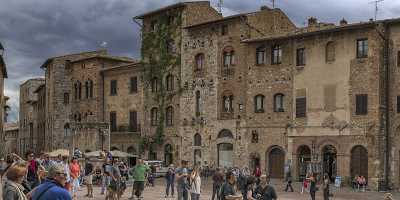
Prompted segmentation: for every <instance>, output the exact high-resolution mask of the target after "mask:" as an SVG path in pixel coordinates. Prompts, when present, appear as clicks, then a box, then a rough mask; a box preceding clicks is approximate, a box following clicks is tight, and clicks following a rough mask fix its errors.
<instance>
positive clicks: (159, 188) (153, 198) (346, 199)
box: [78, 179, 400, 200]
mask: <svg viewBox="0 0 400 200" xmlns="http://www.w3.org/2000/svg"><path fill="white" fill-rule="evenodd" d="M273 185H274V187H275V189H276V190H277V192H278V199H279V200H309V199H310V197H309V194H308V193H304V194H300V193H299V190H300V188H301V184H300V183H295V184H293V186H294V189H295V192H293V193H292V192H284V191H283V189H284V183H283V182H282V181H274V182H273ZM211 186H212V183H211V181H203V184H202V194H201V196H200V199H201V200H210V199H211V192H212V190H211ZM131 191H132V188H131V186H129V189H127V190H126V191H125V194H124V195H123V196H122V198H121V199H123V200H127V199H128V198H129V197H130V195H131ZM85 194H86V188H85V187H84V186H83V187H82V188H81V190H80V191H79V193H78V199H82V200H86V199H88V200H89V198H86V197H84V196H85ZM164 194H165V188H164V182H163V179H158V180H157V182H156V186H155V187H146V189H145V192H144V198H143V199H144V200H172V198H169V199H166V198H165V197H164ZM94 195H95V198H93V199H96V200H97V199H105V197H104V195H100V187H98V186H96V187H95V188H94ZM333 195H334V197H332V198H331V199H332V200H383V195H384V193H382V192H371V191H367V192H354V191H352V190H351V189H350V188H341V189H340V190H337V189H336V190H333ZM93 199H91V200H93ZM175 199H176V198H175ZM316 199H317V200H322V199H323V197H322V192H321V191H319V192H317V198H316ZM394 199H396V200H397V199H398V200H400V193H398V192H396V193H394Z"/></svg>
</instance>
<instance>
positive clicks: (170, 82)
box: [166, 75, 174, 91]
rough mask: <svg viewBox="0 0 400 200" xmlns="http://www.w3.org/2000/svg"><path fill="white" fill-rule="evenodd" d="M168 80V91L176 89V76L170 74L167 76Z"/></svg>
mask: <svg viewBox="0 0 400 200" xmlns="http://www.w3.org/2000/svg"><path fill="white" fill-rule="evenodd" d="M166 82H167V91H172V90H174V76H172V75H168V76H167V78H166Z"/></svg>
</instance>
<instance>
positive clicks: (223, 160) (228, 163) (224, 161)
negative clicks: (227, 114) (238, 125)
mask: <svg viewBox="0 0 400 200" xmlns="http://www.w3.org/2000/svg"><path fill="white" fill-rule="evenodd" d="M218 139H229V140H231V139H233V134H232V132H231V131H230V130H228V129H223V130H221V131H220V132H219V134H218ZM217 149H218V166H219V167H233V144H232V143H226V142H223V143H219V144H218V145H217Z"/></svg>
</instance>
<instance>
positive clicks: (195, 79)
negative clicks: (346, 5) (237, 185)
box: [134, 2, 400, 188]
mask: <svg viewBox="0 0 400 200" xmlns="http://www.w3.org/2000/svg"><path fill="white" fill-rule="evenodd" d="M198 13H202V15H201V19H197V17H199V15H198ZM134 19H135V20H137V19H141V20H142V22H143V27H142V35H143V42H142V59H143V60H142V62H143V84H144V86H143V87H144V100H143V102H144V106H143V107H144V112H145V116H146V117H145V121H144V122H143V127H142V131H143V133H142V136H145V137H147V138H149V136H150V139H149V141H146V142H147V143H146V144H148V143H149V144H157V145H155V146H157V148H152V145H148V147H149V148H148V149H146V150H145V152H146V153H145V154H144V155H145V156H147V157H148V158H152V159H154V158H158V159H162V158H164V161H165V162H166V163H169V162H171V160H172V161H173V162H177V161H178V160H180V159H185V160H189V161H190V162H191V163H192V164H194V163H196V164H202V165H212V166H228V167H229V166H249V167H251V168H253V167H254V166H256V165H259V166H261V168H262V169H263V170H264V172H266V173H268V174H270V175H271V176H272V177H274V178H283V177H284V175H285V169H288V170H290V171H291V172H292V174H293V175H294V177H295V178H296V179H297V180H302V179H303V178H304V177H305V174H306V172H308V171H310V170H312V171H314V172H317V173H328V175H329V176H330V177H331V179H332V180H334V179H335V177H336V176H341V177H342V178H343V181H344V182H348V180H349V179H350V178H351V177H354V176H355V175H364V176H365V177H367V179H368V182H369V184H370V185H371V186H372V187H375V188H378V187H380V186H381V187H384V186H389V187H398V186H399V185H400V180H399V179H398V178H393V177H399V171H400V168H399V167H398V166H399V164H400V163H399V162H400V161H399V160H400V156H399V155H400V150H399V145H398V141H399V132H400V128H399V127H400V126H399V125H400V122H399V121H400V120H399V119H398V113H399V112H400V103H399V102H400V97H399V96H400V95H399V93H398V91H397V88H398V86H400V85H399V84H400V82H399V80H398V79H399V78H398V75H399V72H398V67H397V66H398V65H399V63H400V62H397V61H398V56H399V55H400V54H398V52H399V50H398V48H399V47H400V44H397V43H398V41H399V39H398V38H399V35H398V34H399V33H398V32H399V27H398V26H399V22H400V21H399V20H397V19H393V20H382V21H369V22H362V23H355V24H348V23H347V22H346V20H344V19H343V20H342V21H340V22H339V23H338V25H335V24H333V23H321V22H318V20H317V19H316V18H313V17H312V18H310V19H309V23H308V25H307V26H306V27H302V28H298V27H296V26H295V25H294V24H293V23H292V22H291V21H290V19H288V17H287V16H286V15H285V14H284V13H283V12H282V11H281V10H280V9H276V8H275V9H270V8H268V7H265V6H264V7H262V8H261V10H260V11H257V12H252V13H245V14H239V15H234V16H230V17H222V16H221V15H220V14H218V13H217V12H216V11H215V10H213V8H211V7H210V5H209V3H208V2H184V3H178V4H173V5H170V6H167V7H164V8H161V9H158V10H155V11H153V12H149V13H146V14H143V15H140V16H138V17H135V18H134ZM192 19H196V20H195V21H191V20H192ZM160 30H161V32H166V33H168V35H170V37H165V36H164V35H162V34H160ZM149 36H150V37H149ZM151 36H153V37H151ZM154 36H160V37H159V38H163V37H164V39H161V40H156V41H155V40H148V38H154ZM160 44H161V45H160ZM160 47H161V48H160ZM164 54H165V55H164ZM154 55H161V56H155V57H156V58H154ZM176 59H178V60H179V62H174V61H176ZM164 65H166V66H165V68H162V67H161V69H159V70H157V69H154V67H153V66H164ZM170 76H173V77H174V79H172V80H173V83H176V84H177V85H178V87H179V88H178V92H175V93H171V95H166V94H168V93H165V91H164V90H165V89H166V88H168V85H171V82H170V81H168V79H167V77H170ZM157 87H158V88H161V90H160V91H159V92H157V89H158V88H157ZM160 94H161V95H163V98H159V95H160ZM149 97H150V98H149ZM176 99H179V103H176V102H177V101H176ZM167 107H172V108H173V111H174V112H173V115H172V116H173V117H172V118H171V115H168V114H167V109H166V108H167ZM160 116H161V117H160ZM167 118H168V119H170V118H171V119H173V120H177V122H179V123H173V125H172V126H171V127H167V128H165V127H164V126H163V125H160V124H162V123H168V120H167ZM160 120H161V121H162V122H160ZM154 122H156V123H154ZM174 122H175V121H174ZM149 127H150V128H149ZM160 130H161V132H162V134H161V137H162V139H163V140H161V141H158V139H159V138H160ZM151 151H155V152H151ZM147 153H148V154H147ZM146 154H147V155H146ZM243 158H244V159H243Z"/></svg>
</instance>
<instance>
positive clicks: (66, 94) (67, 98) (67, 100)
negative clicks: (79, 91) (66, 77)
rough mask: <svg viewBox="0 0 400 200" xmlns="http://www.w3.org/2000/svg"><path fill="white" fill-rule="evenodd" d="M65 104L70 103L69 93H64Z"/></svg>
mask: <svg viewBox="0 0 400 200" xmlns="http://www.w3.org/2000/svg"><path fill="white" fill-rule="evenodd" d="M64 104H65V105H68V104H69V93H67V92H66V93H64Z"/></svg>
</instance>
